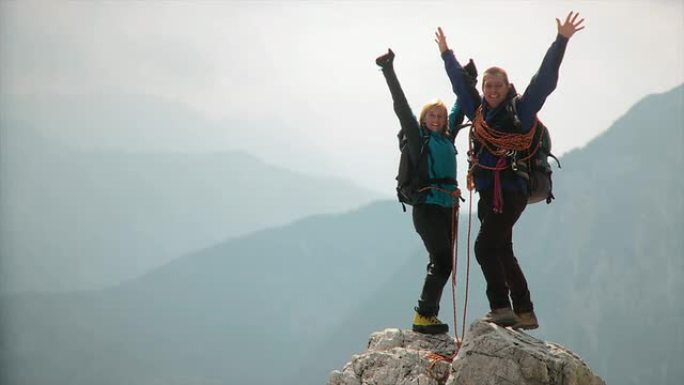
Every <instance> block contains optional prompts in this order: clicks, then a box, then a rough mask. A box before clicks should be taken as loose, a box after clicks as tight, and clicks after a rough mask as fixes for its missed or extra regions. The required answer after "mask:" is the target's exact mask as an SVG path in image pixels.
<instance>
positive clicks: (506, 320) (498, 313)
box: [482, 307, 520, 327]
mask: <svg viewBox="0 0 684 385" xmlns="http://www.w3.org/2000/svg"><path fill="white" fill-rule="evenodd" d="M482 320H483V321H486V322H492V323H495V324H497V325H499V326H504V327H506V326H513V325H517V324H518V323H520V319H519V318H518V316H517V315H515V313H514V312H513V309H511V308H510V307H502V308H499V309H493V310H492V311H490V312H489V313H487V314H486V315H485V316H484V318H482Z"/></svg>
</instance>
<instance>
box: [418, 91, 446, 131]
mask: <svg viewBox="0 0 684 385" xmlns="http://www.w3.org/2000/svg"><path fill="white" fill-rule="evenodd" d="M435 107H437V108H441V109H442V110H444V127H443V128H442V131H443V132H444V133H445V134H446V133H448V132H449V124H448V122H449V110H448V109H447V107H446V104H444V102H443V101H441V100H440V99H435V100H433V101H431V102H429V103H428V104H426V105H424V106H423V109H422V110H421V111H420V118H419V119H418V122H419V123H420V126H421V127H424V126H425V115H427V113H428V111H430V110H431V109H433V108H435Z"/></svg>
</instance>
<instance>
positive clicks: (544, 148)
mask: <svg viewBox="0 0 684 385" xmlns="http://www.w3.org/2000/svg"><path fill="white" fill-rule="evenodd" d="M549 157H551V158H553V159H555V160H556V163H557V164H558V168H560V167H561V165H560V161H559V160H558V158H556V156H555V155H553V154H552V153H551V135H550V134H549V129H548V127H546V126H545V125H544V124H543V123H542V122H541V121H540V120H539V119H537V130H536V132H535V134H534V138H533V139H532V144H531V146H530V149H529V150H527V151H526V152H522V153H521V154H518V156H517V159H516V160H515V162H513V163H512V165H511V167H512V168H513V171H515V172H516V173H517V174H518V175H519V176H520V177H522V178H523V179H525V180H526V181H527V187H528V190H527V191H528V194H529V197H528V198H527V203H537V202H541V201H546V203H547V204H548V203H551V201H552V200H553V199H555V198H556V197H555V196H554V195H553V180H552V179H551V174H552V173H553V171H551V165H550V164H549V160H548V158H549Z"/></svg>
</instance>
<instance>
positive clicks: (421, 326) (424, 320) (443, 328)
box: [413, 312, 449, 334]
mask: <svg viewBox="0 0 684 385" xmlns="http://www.w3.org/2000/svg"><path fill="white" fill-rule="evenodd" d="M413 331H414V332H416V333H423V334H442V333H448V332H449V325H447V324H445V323H443V322H442V321H440V320H439V318H437V316H436V315H432V316H424V315H421V314H420V313H418V312H416V316H415V317H414V318H413Z"/></svg>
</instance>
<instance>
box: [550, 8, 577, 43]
mask: <svg viewBox="0 0 684 385" xmlns="http://www.w3.org/2000/svg"><path fill="white" fill-rule="evenodd" d="M578 16H579V12H576V13H573V12H572V11H570V13H568V16H567V17H566V18H565V22H564V23H563V24H561V21H560V19H558V18H556V25H557V26H558V33H559V34H560V35H561V36H564V37H567V38H568V39H569V38H571V37H572V35H574V34H575V32H577V31H580V30H582V29H584V26H583V25H582V23H583V22H584V19H580V21H577V17H578Z"/></svg>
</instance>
